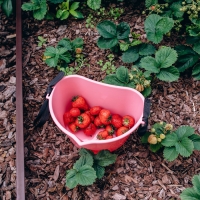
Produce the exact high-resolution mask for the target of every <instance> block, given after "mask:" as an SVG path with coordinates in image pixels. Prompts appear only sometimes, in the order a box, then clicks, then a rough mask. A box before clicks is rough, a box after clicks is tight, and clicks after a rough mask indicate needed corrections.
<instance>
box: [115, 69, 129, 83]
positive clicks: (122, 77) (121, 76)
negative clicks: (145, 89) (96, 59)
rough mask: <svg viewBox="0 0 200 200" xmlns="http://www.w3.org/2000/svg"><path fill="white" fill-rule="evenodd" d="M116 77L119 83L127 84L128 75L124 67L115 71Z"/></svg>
mask: <svg viewBox="0 0 200 200" xmlns="http://www.w3.org/2000/svg"><path fill="white" fill-rule="evenodd" d="M116 76H117V79H118V80H119V81H121V82H122V83H128V82H129V80H130V79H129V75H128V69H127V68H126V67H124V66H120V67H119V68H117V70H116Z"/></svg>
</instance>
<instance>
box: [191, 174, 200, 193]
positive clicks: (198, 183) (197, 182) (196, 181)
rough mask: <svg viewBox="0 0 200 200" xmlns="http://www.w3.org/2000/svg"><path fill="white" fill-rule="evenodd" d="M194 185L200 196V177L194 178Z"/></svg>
mask: <svg viewBox="0 0 200 200" xmlns="http://www.w3.org/2000/svg"><path fill="white" fill-rule="evenodd" d="M192 184H193V188H194V190H195V192H196V193H197V194H198V195H200V175H195V176H194V177H193V178H192Z"/></svg>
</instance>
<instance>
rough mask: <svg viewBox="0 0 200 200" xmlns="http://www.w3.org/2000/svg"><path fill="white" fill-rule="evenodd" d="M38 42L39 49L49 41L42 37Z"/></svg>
mask: <svg viewBox="0 0 200 200" xmlns="http://www.w3.org/2000/svg"><path fill="white" fill-rule="evenodd" d="M38 40H39V41H38V47H41V46H42V45H43V44H44V43H45V42H46V41H47V39H45V38H43V37H42V36H38Z"/></svg>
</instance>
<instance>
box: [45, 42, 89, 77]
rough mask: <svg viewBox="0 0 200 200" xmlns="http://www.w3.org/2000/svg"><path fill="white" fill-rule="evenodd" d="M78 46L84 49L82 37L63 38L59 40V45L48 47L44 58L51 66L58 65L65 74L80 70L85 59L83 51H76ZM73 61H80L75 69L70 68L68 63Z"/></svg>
mask: <svg viewBox="0 0 200 200" xmlns="http://www.w3.org/2000/svg"><path fill="white" fill-rule="evenodd" d="M78 48H79V49H80V50H81V51H82V48H83V39H82V38H76V39H74V40H73V41H70V40H69V39H68V38H63V39H62V40H60V41H59V42H58V44H57V46H55V47H52V46H49V47H47V48H46V50H45V52H44V57H43V60H44V61H45V63H46V64H47V65H48V66H50V67H57V68H58V69H59V70H61V71H64V72H65V74H72V73H73V72H77V71H78V70H80V68H81V67H82V66H83V65H84V61H85V59H84V57H83V55H82V54H81V53H76V50H77V49H78ZM73 61H75V62H76V63H78V65H77V66H76V67H74V68H73V69H72V68H68V64H69V63H71V62H73Z"/></svg>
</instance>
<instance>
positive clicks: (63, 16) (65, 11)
mask: <svg viewBox="0 0 200 200" xmlns="http://www.w3.org/2000/svg"><path fill="white" fill-rule="evenodd" d="M56 17H57V15H56ZM68 17H69V11H68V10H64V11H63V10H61V15H60V17H57V18H60V20H65V19H67V18H68Z"/></svg>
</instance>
